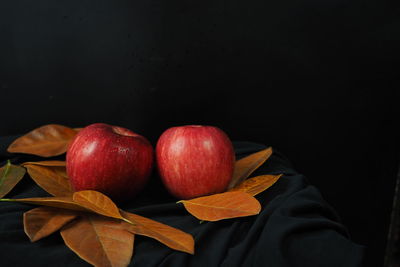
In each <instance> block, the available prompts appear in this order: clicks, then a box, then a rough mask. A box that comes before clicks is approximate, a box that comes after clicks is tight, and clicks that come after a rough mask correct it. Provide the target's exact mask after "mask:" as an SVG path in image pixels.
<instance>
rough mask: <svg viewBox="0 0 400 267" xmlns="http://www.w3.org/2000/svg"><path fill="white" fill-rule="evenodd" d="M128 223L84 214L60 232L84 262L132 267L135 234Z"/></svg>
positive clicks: (112, 266) (111, 266)
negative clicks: (130, 230) (129, 266)
mask: <svg viewBox="0 0 400 267" xmlns="http://www.w3.org/2000/svg"><path fill="white" fill-rule="evenodd" d="M124 224H125V222H123V221H121V220H115V219H111V218H106V217H103V216H99V215H95V214H83V215H82V216H81V217H80V218H79V219H78V220H75V221H73V222H71V223H69V224H68V225H66V226H65V227H63V228H62V229H61V231H60V233H61V236H62V238H63V239H64V242H65V244H66V245H67V246H68V247H69V248H70V249H71V250H72V251H74V252H75V253H76V254H77V255H78V256H79V257H81V258H82V259H83V260H85V261H87V262H89V263H90V264H92V265H94V266H97V267H125V266H128V265H129V263H130V261H131V258H132V254H133V243H134V235H133V234H132V233H130V232H128V231H127V230H126V229H125V226H124Z"/></svg>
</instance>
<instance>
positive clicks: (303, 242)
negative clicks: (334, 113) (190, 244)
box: [0, 137, 364, 267]
mask: <svg viewBox="0 0 400 267" xmlns="http://www.w3.org/2000/svg"><path fill="white" fill-rule="evenodd" d="M13 138H14V137H7V138H1V139H0V148H1V150H0V161H1V164H4V161H5V160H6V159H9V158H13V159H14V162H15V163H18V162H23V161H24V160H26V158H27V157H26V156H22V155H19V156H18V157H15V155H11V154H8V153H6V152H5V148H6V147H7V145H8V144H9V142H10V141H12V140H13ZM262 148H264V146H263V145H259V144H254V143H247V142H236V143H235V151H236V153H237V157H238V158H240V157H242V156H245V155H248V154H249V153H252V152H256V151H258V150H261V149H262ZM278 173H283V174H284V176H283V177H282V178H281V179H280V180H279V181H278V182H277V183H276V184H275V185H273V186H272V187H271V188H270V189H268V190H267V191H265V192H263V193H261V194H259V195H258V196H257V199H258V200H259V201H260V202H261V204H262V211H261V213H260V214H259V215H257V216H251V217H245V218H236V219H230V220H223V221H219V222H205V223H199V221H198V220H197V219H196V218H194V217H192V216H190V215H189V214H188V213H187V212H186V211H185V210H184V209H183V207H182V206H181V205H180V204H176V203H175V202H176V199H174V198H172V197H171V196H169V195H168V193H167V192H166V190H165V189H164V188H163V186H162V184H161V183H160V181H159V179H157V176H156V175H153V177H152V180H151V182H150V183H149V185H148V186H147V187H146V189H145V190H144V192H143V193H142V194H140V195H139V196H138V197H137V198H136V199H134V200H132V201H130V202H129V203H125V204H123V205H122V206H121V208H123V209H125V210H128V211H130V212H134V213H136V214H139V215H143V216H146V217H148V218H152V219H154V220H157V221H160V222H163V223H166V224H168V225H171V226H173V227H176V228H179V229H182V230H183V231H185V232H187V233H190V234H192V235H193V236H194V238H195V242H196V243H195V244H196V245H195V255H194V256H192V255H189V254H186V253H182V252H177V251H174V250H171V249H169V248H168V247H166V246H164V245H163V244H161V243H159V242H157V241H155V240H153V239H150V238H147V237H141V236H137V237H136V240H135V248H134V257H133V259H132V262H131V264H130V266H201V267H204V266H207V267H212V266H227V267H228V266H229V267H233V266H257V267H258V266H269V267H274V266H276V267H278V266H279V267H280V266H290V267H296V266H299V267H305V266H306V267H313V266H324V267H329V266H332V267H341V266H349V267H350V266H362V260H363V256H364V247H363V246H360V245H358V244H355V243H354V242H352V241H351V239H350V238H349V234H348V232H347V230H346V228H345V227H344V226H343V225H342V224H341V223H340V219H339V217H338V215H337V214H336V212H335V211H334V210H333V209H332V208H331V207H330V206H329V205H328V204H327V203H326V202H325V201H324V200H323V198H322V197H321V195H320V193H319V191H318V189H317V188H315V187H314V186H312V185H310V184H309V183H308V182H307V179H306V178H305V177H304V176H303V175H301V174H299V173H297V172H296V171H295V170H294V169H293V167H292V165H291V164H290V162H289V161H288V160H287V159H286V158H285V157H284V156H283V155H281V154H280V153H279V152H276V151H275V152H274V154H273V155H272V157H271V158H270V159H269V160H268V161H267V162H266V163H265V164H264V165H263V166H261V167H260V168H259V169H258V170H257V171H256V172H255V173H254V175H259V174H278ZM47 195H48V194H47V193H46V192H44V191H43V190H42V189H41V188H39V187H38V186H37V185H35V184H34V182H32V180H31V179H28V178H27V177H25V178H24V179H23V180H22V182H21V183H20V184H18V185H17V186H16V187H15V188H14V189H13V191H12V192H10V194H9V195H8V196H7V197H9V198H21V197H38V196H47ZM31 208H32V207H31V206H29V205H24V204H18V203H0V259H1V264H0V265H1V266H2V267H9V266H10V267H11V266H13V267H14V266H32V267H33V266H38V267H39V266H40V267H42V266H59V267H61V266H88V264H87V263H86V262H84V261H83V260H81V259H80V258H79V257H78V256H76V255H75V254H74V253H73V252H72V251H70V250H69V249H68V248H67V247H66V246H65V245H64V244H63V240H62V239H61V237H60V235H59V234H58V233H55V234H53V235H51V236H49V237H47V238H45V239H42V240H39V241H37V242H35V243H30V241H29V239H28V237H27V236H26V235H25V234H24V231H23V224H22V214H23V213H24V212H25V211H28V210H29V209H31Z"/></svg>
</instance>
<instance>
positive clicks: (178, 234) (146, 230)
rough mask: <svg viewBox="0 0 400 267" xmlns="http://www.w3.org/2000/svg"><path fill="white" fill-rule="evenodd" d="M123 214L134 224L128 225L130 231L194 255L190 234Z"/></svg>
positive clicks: (131, 214) (127, 213) (140, 217)
mask: <svg viewBox="0 0 400 267" xmlns="http://www.w3.org/2000/svg"><path fill="white" fill-rule="evenodd" d="M121 214H122V216H123V217H125V218H126V219H128V220H129V221H131V222H132V223H133V225H132V224H128V223H126V227H127V228H126V229H127V230H128V231H130V232H132V233H134V234H138V235H144V236H147V237H151V238H154V239H156V240H158V241H159V242H161V243H163V244H164V245H166V246H168V247H170V248H172V249H175V250H179V251H183V252H186V253H190V254H194V239H193V237H192V236H191V235H190V234H187V233H185V232H183V231H181V230H179V229H176V228H173V227H171V226H168V225H165V224H162V223H159V222H156V221H154V220H151V219H148V218H145V217H142V216H139V215H136V214H133V213H129V212H125V211H121Z"/></svg>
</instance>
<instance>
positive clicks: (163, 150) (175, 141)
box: [156, 125, 235, 199]
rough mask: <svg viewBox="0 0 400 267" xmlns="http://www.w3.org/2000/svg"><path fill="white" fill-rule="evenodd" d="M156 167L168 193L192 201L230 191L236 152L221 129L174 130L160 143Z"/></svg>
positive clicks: (173, 128) (188, 127) (167, 131)
mask: <svg viewBox="0 0 400 267" xmlns="http://www.w3.org/2000/svg"><path fill="white" fill-rule="evenodd" d="M156 164H157V169H158V172H159V175H160V178H161V180H162V182H163V183H164V185H165V187H166V188H167V189H168V191H169V192H170V193H171V194H172V195H173V196H175V197H176V198H178V199H190V198H195V197H200V196H205V195H210V194H215V193H221V192H224V191H225V190H226V188H227V186H228V184H229V182H230V180H231V179H232V175H233V169H234V164H235V153H234V150H233V146H232V142H231V141H230V139H229V137H228V136H227V135H226V134H225V133H224V132H223V131H222V130H221V129H219V128H217V127H214V126H201V125H187V126H180V127H172V128H169V129H167V130H166V131H165V132H164V133H163V134H162V135H161V136H160V138H159V140H158V142H157V146H156Z"/></svg>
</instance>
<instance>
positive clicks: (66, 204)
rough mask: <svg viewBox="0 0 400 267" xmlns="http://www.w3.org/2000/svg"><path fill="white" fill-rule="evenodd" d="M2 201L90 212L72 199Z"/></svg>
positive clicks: (35, 198)
mask: <svg viewBox="0 0 400 267" xmlns="http://www.w3.org/2000/svg"><path fill="white" fill-rule="evenodd" d="M0 201H4V202H19V203H25V204H32V205H40V206H46V207H54V208H61V209H68V210H77V211H89V210H87V209H86V208H84V207H82V206H81V205H79V204H78V203H76V202H74V201H73V200H72V197H33V198H18V199H9V198H2V199H0Z"/></svg>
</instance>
